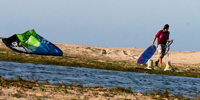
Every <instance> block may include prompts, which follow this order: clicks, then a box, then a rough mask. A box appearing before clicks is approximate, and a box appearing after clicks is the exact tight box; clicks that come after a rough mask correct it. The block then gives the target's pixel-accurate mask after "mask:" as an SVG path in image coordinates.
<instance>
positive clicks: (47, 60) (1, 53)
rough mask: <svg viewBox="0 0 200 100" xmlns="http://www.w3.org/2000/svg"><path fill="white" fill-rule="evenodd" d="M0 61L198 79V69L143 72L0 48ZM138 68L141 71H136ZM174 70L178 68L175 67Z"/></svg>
mask: <svg viewBox="0 0 200 100" xmlns="http://www.w3.org/2000/svg"><path fill="white" fill-rule="evenodd" d="M0 61H12V62H21V63H34V64H46V65H60V66H73V67H85V68H95V69H105V70H117V71H127V72H138V73H146V74H161V75H171V76H184V77H196V78H200V73H199V72H200V70H199V69H191V70H189V71H187V72H186V71H185V72H170V71H161V70H160V69H159V68H156V69H157V70H145V69H143V68H144V67H146V65H137V64H136V63H134V62H129V61H111V60H105V61H101V60H98V59H92V58H86V57H83V56H80V55H70V54H65V56H44V55H33V54H23V53H17V52H15V51H12V50H10V49H8V48H0ZM135 67H139V68H141V69H136V68H135ZM175 69H176V70H178V69H179V68H178V67H176V66H175Z"/></svg>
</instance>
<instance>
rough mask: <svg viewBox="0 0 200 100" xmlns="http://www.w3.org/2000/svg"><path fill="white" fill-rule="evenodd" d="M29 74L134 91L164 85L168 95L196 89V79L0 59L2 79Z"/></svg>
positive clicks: (142, 90) (40, 79) (55, 79)
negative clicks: (168, 92) (168, 91)
mask: <svg viewBox="0 0 200 100" xmlns="http://www.w3.org/2000/svg"><path fill="white" fill-rule="evenodd" d="M33 74H35V78H38V79H39V81H44V80H48V81H49V82H50V83H52V84H56V83H58V82H64V83H73V82H76V83H82V84H83V85H84V86H86V85H91V86H95V85H99V84H101V86H103V87H106V88H109V87H115V86H121V87H127V88H128V87H131V88H132V90H133V91H134V92H142V93H144V92H145V91H150V90H157V89H159V90H164V89H166V88H167V89H169V90H170V92H171V93H172V94H177V93H178V92H180V93H182V94H185V95H189V94H190V93H196V92H197V91H198V92H200V90H199V88H200V85H199V84H200V79H199V78H188V77H177V76H164V75H154V74H150V75H149V74H144V73H134V72H120V71H109V70H99V69H88V68H77V67H65V66H53V65H40V64H30V63H16V62H5V61H0V75H1V76H3V77H5V78H15V77H17V76H21V77H22V79H27V76H28V77H29V78H32V75H33Z"/></svg>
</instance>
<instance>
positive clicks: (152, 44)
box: [151, 36, 156, 46]
mask: <svg viewBox="0 0 200 100" xmlns="http://www.w3.org/2000/svg"><path fill="white" fill-rule="evenodd" d="M155 40H156V36H155V37H154V39H153V42H152V44H151V45H152V46H154V42H155Z"/></svg>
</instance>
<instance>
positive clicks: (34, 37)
mask: <svg viewBox="0 0 200 100" xmlns="http://www.w3.org/2000/svg"><path fill="white" fill-rule="evenodd" d="M2 41H3V42H4V43H5V44H6V46H8V47H9V48H11V49H12V50H14V51H17V52H22V53H29V54H41V55H54V56H62V55H63V52H62V50H60V49H59V48H58V47H57V46H55V45H54V44H52V43H51V42H49V41H48V40H46V39H44V38H43V37H41V36H40V35H38V34H37V33H36V32H35V30H34V29H32V30H28V31H26V32H25V33H23V34H14V35H13V36H11V37H9V38H3V39H2Z"/></svg>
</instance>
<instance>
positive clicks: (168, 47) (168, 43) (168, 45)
mask: <svg viewBox="0 0 200 100" xmlns="http://www.w3.org/2000/svg"><path fill="white" fill-rule="evenodd" d="M172 43H173V41H170V42H167V44H166V49H167V51H166V52H165V55H166V54H167V56H169V53H168V52H169V49H170V45H171V44H172Z"/></svg>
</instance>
